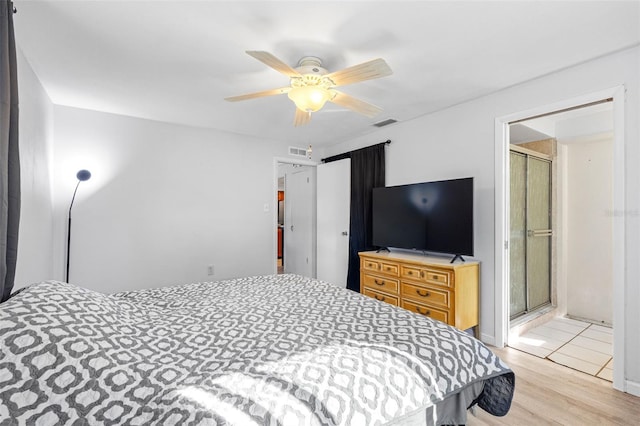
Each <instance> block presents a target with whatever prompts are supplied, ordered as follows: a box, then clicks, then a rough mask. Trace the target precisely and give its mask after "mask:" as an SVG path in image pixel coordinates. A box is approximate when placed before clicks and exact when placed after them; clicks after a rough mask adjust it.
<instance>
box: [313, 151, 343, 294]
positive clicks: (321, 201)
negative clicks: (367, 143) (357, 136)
mask: <svg viewBox="0 0 640 426" xmlns="http://www.w3.org/2000/svg"><path fill="white" fill-rule="evenodd" d="M317 192H318V198H317V202H318V216H317V221H318V230H317V239H318V248H317V263H318V279H320V280H323V281H327V282H330V283H333V284H335V285H337V286H338V287H342V288H346V286H347V271H348V268H349V216H350V214H349V209H350V206H351V160H350V159H345V160H340V161H334V162H331V163H327V164H320V165H318V167H317Z"/></svg>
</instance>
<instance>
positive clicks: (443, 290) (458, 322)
mask: <svg viewBox="0 0 640 426" xmlns="http://www.w3.org/2000/svg"><path fill="white" fill-rule="evenodd" d="M359 255H360V293H362V294H364V295H365V296H369V297H373V298H375V299H377V300H380V301H383V302H387V303H390V304H392V305H395V306H400V307H402V308H405V309H408V310H410V311H413V312H417V313H419V314H422V315H426V316H428V317H431V318H433V319H436V320H439V321H442V322H445V323H447V324H449V325H452V326H454V327H457V328H459V329H461V330H466V329H469V328H472V327H474V333H476V335H477V325H478V275H479V274H478V272H479V271H478V270H479V263H478V262H468V261H467V262H464V263H463V262H458V263H449V261H450V259H447V258H439V257H428V256H422V255H418V254H410V253H387V252H381V253H376V252H375V251H369V252H361V253H359Z"/></svg>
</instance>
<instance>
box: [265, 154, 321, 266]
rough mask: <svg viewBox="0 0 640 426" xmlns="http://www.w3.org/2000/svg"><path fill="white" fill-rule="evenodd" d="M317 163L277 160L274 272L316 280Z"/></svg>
mask: <svg viewBox="0 0 640 426" xmlns="http://www.w3.org/2000/svg"><path fill="white" fill-rule="evenodd" d="M315 166H316V164H315V163H312V162H308V161H295V160H289V161H288V162H283V161H276V163H275V167H276V179H277V185H276V190H275V194H274V195H275V204H276V206H277V208H276V209H274V210H275V212H274V213H275V218H274V221H275V232H274V242H275V250H274V254H275V260H276V262H275V273H289V274H298V275H302V276H305V277H315V274H316V231H315V228H316V204H315V203H316V180H315V177H316V167H315Z"/></svg>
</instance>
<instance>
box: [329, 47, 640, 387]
mask: <svg viewBox="0 0 640 426" xmlns="http://www.w3.org/2000/svg"><path fill="white" fill-rule="evenodd" d="M639 63H640V48H638V47H635V48H632V49H627V50H624V51H621V52H618V53H615V54H612V55H608V56H605V57H602V58H599V59H595V60H593V61H590V62H586V63H584V64H581V65H579V66H576V67H572V68H568V69H565V70H563V71H560V72H557V73H554V74H550V75H547V76H544V77H541V78H539V79H535V80H532V81H529V82H526V83H523V84H520V85H517V86H514V87H511V88H509V89H506V90H503V91H500V92H497V93H495V94H492V95H489V96H485V97H482V98H479V99H476V100H473V101H470V102H467V103H464V104H460V105H457V106H454V107H451V108H449V109H446V110H443V111H438V112H434V113H432V114H429V115H426V116H423V117H419V118H417V119H415V120H412V121H408V122H405V123H398V124H394V125H391V126H388V127H384V128H382V129H380V130H377V131H376V132H374V133H371V134H369V135H367V136H365V137H362V138H358V139H354V140H351V141H348V142H346V143H342V144H338V145H335V146H332V147H330V148H327V149H324V150H323V152H322V156H323V157H324V156H329V155H334V154H338V153H340V152H344V151H348V150H351V149H356V148H360V147H363V146H366V145H371V144H374V143H378V142H381V141H384V140H386V139H391V141H392V143H391V145H389V146H388V147H387V184H388V185H395V184H400V183H409V182H418V181H424V180H431V179H445V178H449V177H458V176H474V177H475V178H476V196H475V202H476V210H475V241H476V243H475V254H476V259H477V260H479V261H480V262H482V264H481V278H480V279H481V282H480V286H481V291H480V332H481V335H482V338H483V339H484V340H486V341H489V342H491V341H494V339H495V335H496V327H497V325H496V323H495V320H494V315H495V306H494V300H495V292H496V286H499V285H501V284H500V283H497V282H496V279H495V277H494V267H495V259H494V215H495V211H494V193H495V191H496V188H495V183H494V170H495V164H494V150H495V147H494V143H495V134H494V133H495V132H494V125H495V120H496V118H497V117H502V116H506V115H510V114H514V113H517V112H520V111H526V110H529V109H532V108H534V107H540V106H544V105H549V104H552V103H554V102H559V101H563V100H565V99H570V98H574V97H578V96H582V95H585V94H588V93H594V92H597V91H600V90H604V89H609V88H612V87H616V86H619V85H624V86H625V88H626V105H625V157H626V164H627V166H626V169H625V173H626V179H625V194H626V200H625V203H626V206H625V209H624V211H620V212H614V220H616V221H624V222H625V227H626V236H627V239H626V243H625V244H626V248H625V250H626V253H625V260H626V275H625V296H626V300H627V306H626V322H625V325H626V327H625V330H626V339H625V342H626V359H627V360H629V362H628V363H627V366H626V378H627V380H628V381H632V382H635V383H637V386H638V388H637V390H636V391H640V363H637V362H635V361H634V360H637V359H640V333H638V332H637V330H640V262H638V259H640V223H639V222H640V221H639V218H640V213H639V212H640V190H639V188H640V168H638V167H637V165H638V164H640V137H639V131H638V116H640V108H639V103H640V99H639V92H640V90H639V76H640V70H639V65H638V64H639Z"/></svg>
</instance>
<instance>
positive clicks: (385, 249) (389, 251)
mask: <svg viewBox="0 0 640 426" xmlns="http://www.w3.org/2000/svg"><path fill="white" fill-rule="evenodd" d="M381 251H386V252H387V253H391V250H389V249H388V248H387V247H380V248H379V249H378V250H376V253H380V252H381Z"/></svg>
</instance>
